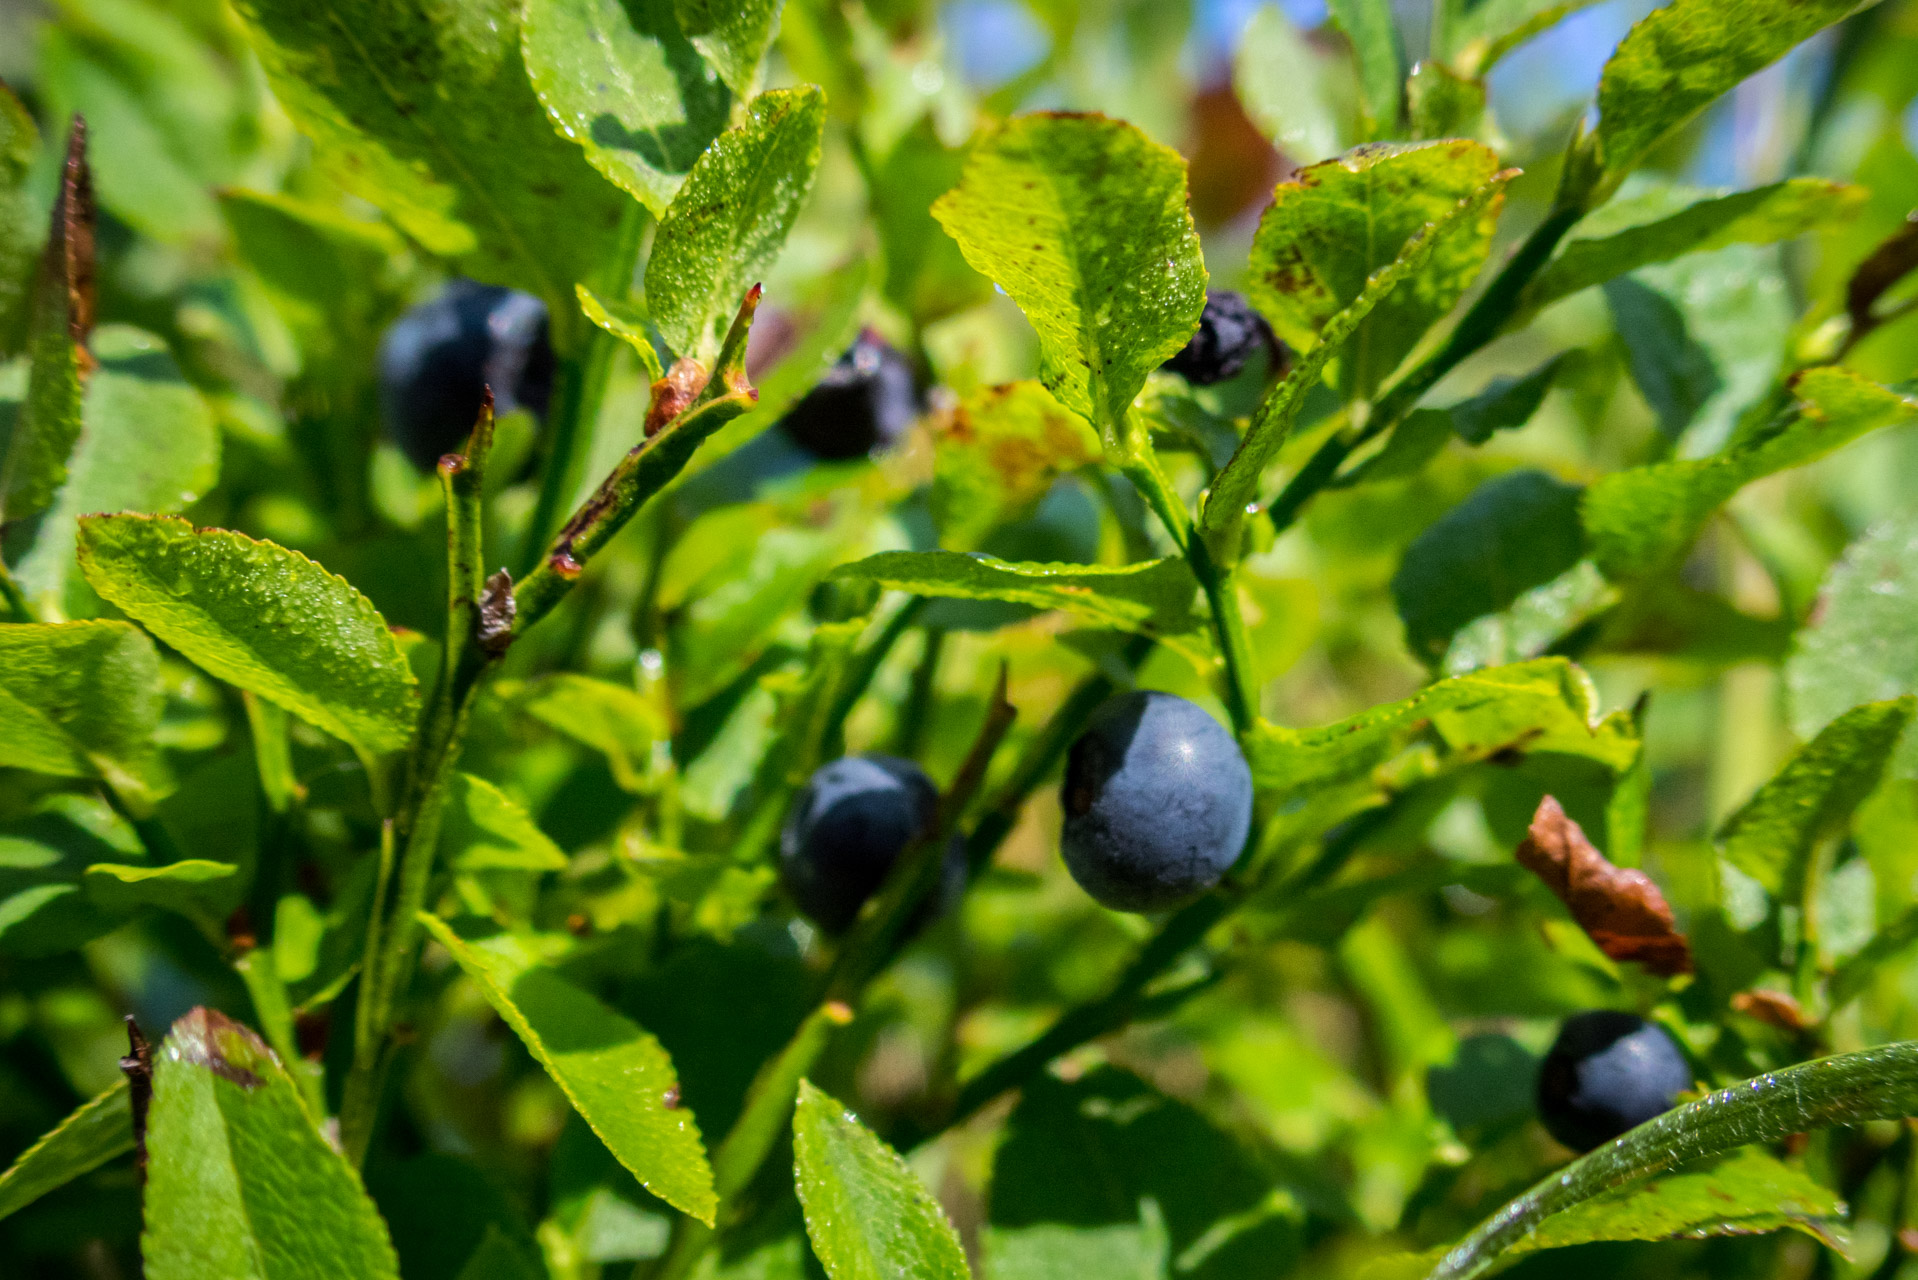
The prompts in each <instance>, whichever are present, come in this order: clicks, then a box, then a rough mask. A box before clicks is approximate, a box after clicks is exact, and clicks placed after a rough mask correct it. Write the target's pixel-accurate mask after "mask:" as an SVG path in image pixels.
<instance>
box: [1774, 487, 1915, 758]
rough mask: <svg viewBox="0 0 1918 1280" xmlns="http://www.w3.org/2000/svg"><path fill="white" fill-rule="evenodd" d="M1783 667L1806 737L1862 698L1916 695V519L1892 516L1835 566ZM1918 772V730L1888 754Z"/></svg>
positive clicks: (1796, 722) (1794, 716)
mask: <svg viewBox="0 0 1918 1280" xmlns="http://www.w3.org/2000/svg"><path fill="white" fill-rule="evenodd" d="M1819 598H1820V600H1821V605H1820V608H1819V610H1818V614H1817V617H1816V620H1815V621H1814V622H1813V623H1812V624H1811V625H1809V626H1807V627H1806V628H1805V629H1804V630H1802V631H1801V632H1799V634H1798V640H1797V648H1796V651H1795V652H1794V653H1793V654H1792V655H1791V658H1790V660H1789V662H1787V664H1786V666H1785V681H1786V687H1787V689H1788V690H1789V692H1790V702H1791V720H1792V727H1793V728H1794V729H1795V730H1796V731H1797V733H1798V735H1799V736H1800V737H1810V736H1812V735H1813V734H1815V733H1818V732H1820V731H1821V730H1823V728H1824V727H1825V726H1826V725H1828V724H1831V723H1834V722H1835V721H1836V720H1838V719H1839V718H1840V717H1842V716H1843V715H1844V714H1845V712H1846V711H1848V710H1849V709H1850V708H1852V707H1854V706H1856V705H1858V704H1859V703H1861V702H1869V701H1872V700H1875V699H1883V698H1896V697H1900V696H1902V695H1906V694H1915V693H1918V518H1914V517H1912V516H1909V515H1906V516H1899V517H1894V518H1893V519H1892V520H1890V521H1888V522H1886V523H1885V524H1884V525H1882V526H1880V527H1878V528H1876V529H1873V530H1872V531H1870V532H1869V533H1867V534H1865V536H1863V537H1862V538H1859V539H1858V541H1856V542H1854V543H1853V544H1852V545H1851V546H1850V547H1849V548H1848V549H1847V550H1846V552H1845V555H1844V558H1843V559H1842V560H1840V561H1839V562H1838V563H1837V564H1836V565H1834V566H1832V570H1831V574H1830V576H1829V577H1828V578H1827V579H1826V581H1825V585H1824V589H1823V591H1822V592H1821V594H1820V597H1819ZM1892 770H1893V772H1894V773H1895V774H1897V775H1898V776H1900V777H1907V778H1909V777H1913V776H1918V735H1914V736H1911V737H1907V739H1906V740H1905V743H1904V745H1903V746H1902V747H1901V748H1900V749H1899V750H1898V752H1897V753H1896V755H1895V756H1894V758H1893V763H1892Z"/></svg>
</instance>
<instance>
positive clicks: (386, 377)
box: [380, 280, 553, 471]
mask: <svg viewBox="0 0 1918 1280" xmlns="http://www.w3.org/2000/svg"><path fill="white" fill-rule="evenodd" d="M489 386H490V387H491V388H492V389H493V408H494V410H495V411H496V412H499V413H508V412H510V411H512V410H514V409H529V410H531V411H532V412H533V413H536V414H543V413H545V412H546V402H547V400H548V398H550V396H551V394H552V389H553V349H552V347H551V346H550V345H548V342H547V336H546V304H545V303H543V302H541V301H540V300H539V299H538V298H535V297H533V296H532V295H531V294H526V293H519V292H516V291H514V290H512V289H502V288H500V287H499V286H497V285H486V284H475V283H474V282H473V281H471V280H455V281H453V283H451V284H449V285H448V286H447V287H446V289H445V290H444V291H443V292H442V293H441V294H440V295H439V296H438V297H437V298H434V299H433V300H432V301H431V302H423V303H421V304H420V305H419V306H417V307H414V308H413V309H412V310H410V311H408V312H407V313H406V314H405V315H403V316H401V317H400V318H399V319H398V320H395V321H394V322H393V324H392V326H391V327H390V328H388V329H387V331H386V335H385V337H383V338H382V339H381V340H380V407H381V410H382V413H383V415H384V417H385V419H386V432H387V435H388V437H389V438H391V440H392V441H393V443H394V444H396V445H398V446H399V447H400V451H401V452H402V453H404V454H405V455H406V456H407V457H408V458H410V459H412V460H413V465H415V466H417V467H418V468H420V470H422V471H430V470H432V469H433V466H434V464H436V463H437V462H438V461H439V459H440V455H441V454H445V453H452V452H454V451H456V450H458V449H459V448H460V447H461V446H462V445H464V444H465V443H466V437H467V436H468V435H469V434H470V433H471V432H472V430H473V420H474V419H475V418H477V417H478V416H479V407H480V397H481V396H482V394H483V393H484V392H485V390H486V388H487V387H489Z"/></svg>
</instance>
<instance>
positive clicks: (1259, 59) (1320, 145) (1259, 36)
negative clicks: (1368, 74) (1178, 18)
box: [1232, 5, 1343, 164]
mask: <svg viewBox="0 0 1918 1280" xmlns="http://www.w3.org/2000/svg"><path fill="white" fill-rule="evenodd" d="M1329 76H1330V70H1329V68H1328V67H1327V66H1326V62H1325V59H1324V58H1323V56H1321V55H1320V54H1319V53H1317V52H1316V51H1315V50H1314V48H1313V46H1312V43H1311V41H1309V40H1307V39H1306V37H1305V35H1304V33H1302V32H1301V31H1300V30H1299V29H1298V28H1297V27H1295V26H1293V25H1292V21H1291V19H1289V18H1287V17H1286V16H1285V10H1284V9H1282V8H1280V7H1279V6H1278V5H1262V6H1260V7H1259V8H1258V9H1257V10H1256V11H1255V12H1254V13H1253V14H1252V18H1251V20H1250V21H1249V22H1247V23H1246V24H1245V32H1244V34H1243V35H1241V36H1240V37H1239V48H1238V51H1237V52H1236V53H1235V54H1234V55H1233V60H1232V83H1233V87H1234V88H1235V89H1236V90H1237V91H1238V95H1239V99H1240V101H1242V102H1243V103H1244V104H1245V112H1246V114H1247V115H1248V116H1250V117H1251V118H1252V120H1253V123H1255V124H1257V125H1258V126H1259V130H1260V132H1262V133H1263V134H1265V136H1266V137H1267V138H1269V139H1271V141H1272V145H1274V146H1275V147H1277V148H1278V149H1279V150H1280V151H1282V152H1284V153H1285V154H1286V155H1287V156H1288V157H1291V158H1292V159H1293V160H1295V161H1303V162H1305V163H1308V164H1309V163H1311V162H1312V161H1314V160H1323V159H1325V158H1326V157H1327V156H1331V155H1336V154H1337V153H1338V152H1339V151H1340V150H1341V149H1342V146H1343V144H1342V143H1341V141H1340V130H1339V118H1338V113H1337V112H1336V111H1335V110H1334V109H1333V107H1332V102H1331V99H1330V95H1329V93H1328V89H1329V87H1330V86H1329V84H1328V80H1329Z"/></svg>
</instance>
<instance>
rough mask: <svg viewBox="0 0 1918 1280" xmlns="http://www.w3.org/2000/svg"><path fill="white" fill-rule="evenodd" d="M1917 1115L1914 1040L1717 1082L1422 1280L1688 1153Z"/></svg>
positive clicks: (1502, 1217)
mask: <svg viewBox="0 0 1918 1280" xmlns="http://www.w3.org/2000/svg"><path fill="white" fill-rule="evenodd" d="M1910 1115H1918V1042H1911V1041H1905V1042H1901V1043H1898V1044H1890V1045H1883V1046H1880V1047H1878V1048H1875V1049H1865V1050H1862V1051H1861V1052H1858V1053H1846V1054H1840V1055H1838V1056H1837V1057H1832V1058H1821V1059H1819V1060H1818V1061H1816V1062H1807V1063H1804V1064H1802V1065H1800V1066H1796V1067H1788V1068H1786V1069H1785V1070H1783V1071H1775V1072H1772V1073H1770V1074H1768V1075H1762V1076H1758V1077H1756V1078H1754V1079H1751V1080H1746V1081H1742V1082H1740V1083H1738V1084H1735V1085H1732V1086H1731V1087H1730V1088H1727V1089H1720V1090H1719V1091H1718V1092H1716V1093H1713V1094H1711V1095H1710V1096H1708V1097H1705V1098H1701V1099H1700V1100H1699V1101H1697V1102H1693V1103H1689V1104H1687V1105H1685V1106H1683V1107H1679V1108H1677V1109H1676V1110H1673V1111H1668V1112H1666V1113H1665V1114H1664V1115H1662V1116H1659V1117H1658V1118H1657V1119H1655V1120H1650V1121H1647V1122H1646V1123H1645V1124H1642V1125H1640V1126H1638V1128H1636V1129H1634V1130H1632V1131H1631V1132H1630V1133H1628V1134H1626V1135H1625V1136H1624V1137H1622V1138H1618V1139H1616V1140H1614V1141H1612V1142H1610V1143H1607V1144H1606V1145H1605V1146H1602V1147H1600V1148H1599V1149H1598V1150H1596V1151H1594V1152H1592V1153H1590V1154H1589V1155H1586V1156H1583V1157H1581V1158H1579V1159H1577V1160H1574V1161H1573V1162H1572V1163H1571V1164H1570V1165H1567V1166H1566V1167H1565V1168H1563V1169H1561V1170H1559V1171H1558V1172H1556V1173H1553V1174H1551V1175H1550V1176H1548V1177H1546V1178H1545V1179H1544V1180H1543V1181H1541V1182H1540V1183H1539V1184H1538V1185H1537V1186H1535V1187H1533V1188H1532V1189H1531V1190H1530V1191H1527V1192H1526V1193H1525V1194H1524V1195H1522V1196H1520V1197H1519V1198H1518V1199H1516V1200H1513V1201H1512V1202H1511V1203H1509V1204H1507V1205H1506V1206H1505V1207H1504V1208H1502V1209H1500V1210H1499V1211H1498V1212H1497V1213H1495V1214H1494V1215H1492V1217H1490V1218H1488V1219H1487V1220H1486V1221H1485V1222H1483V1223H1482V1224H1480V1225H1479V1226H1478V1228H1476V1229H1475V1230H1474V1231H1473V1232H1472V1233H1471V1234H1470V1235H1468V1236H1466V1237H1465V1239H1464V1240H1462V1241H1460V1242H1459V1244H1458V1245H1457V1246H1455V1247H1454V1248H1453V1249H1452V1251H1451V1252H1450V1253H1448V1254H1446V1255H1445V1259H1444V1261H1443V1262H1442V1263H1440V1264H1439V1266H1438V1267H1437V1268H1435V1269H1434V1270H1433V1271H1432V1273H1431V1277H1430V1280H1469V1277H1472V1276H1478V1275H1482V1274H1484V1273H1485V1272H1486V1271H1487V1270H1488V1269H1489V1268H1491V1267H1492V1266H1493V1265H1494V1264H1495V1263H1496V1262H1497V1260H1498V1259H1499V1258H1500V1257H1501V1256H1503V1255H1504V1254H1505V1253H1506V1252H1508V1251H1509V1250H1511V1249H1513V1248H1515V1247H1517V1246H1518V1245H1519V1244H1520V1243H1521V1242H1522V1241H1524V1240H1526V1239H1527V1238H1528V1237H1530V1236H1531V1235H1532V1234H1533V1233H1534V1232H1535V1231H1537V1230H1538V1229H1539V1228H1540V1227H1541V1226H1542V1225H1543V1224H1545V1223H1546V1222H1548V1221H1549V1220H1550V1219H1552V1218H1553V1217H1554V1216H1556V1215H1557V1214H1560V1213H1564V1212H1567V1211H1568V1210H1571V1209H1572V1208H1574V1207H1576V1206H1578V1205H1580V1204H1583V1203H1585V1202H1586V1201H1588V1200H1591V1199H1593V1198H1595V1197H1597V1196H1599V1195H1602V1194H1604V1193H1605V1192H1608V1191H1611V1190H1614V1189H1615V1188H1618V1187H1623V1186H1627V1185H1630V1184H1632V1183H1635V1182H1639V1181H1641V1180H1643V1179H1645V1178H1648V1177H1651V1176H1653V1175H1656V1174H1660V1173H1663V1172H1665V1171H1666V1170H1668V1169H1675V1168H1677V1167H1678V1166H1680V1165H1684V1164H1688V1163H1690V1162H1691V1161H1694V1160H1702V1159H1704V1158H1706V1157H1708V1156H1715V1155H1720V1154H1723V1153H1725V1152H1728V1151H1734V1150H1736V1149H1738V1148H1739V1147H1743V1146H1748V1145H1752V1144H1755V1143H1765V1142H1776V1141H1778V1140H1779V1139H1781V1138H1784V1137H1785V1136H1787V1135H1788V1134H1793V1133H1806V1132H1809V1131H1810V1130H1812V1129H1818V1128H1823V1127H1825V1126H1826V1125H1837V1124H1858V1123H1861V1122H1863V1121H1866V1120H1901V1119H1903V1118H1905V1117H1906V1116H1910Z"/></svg>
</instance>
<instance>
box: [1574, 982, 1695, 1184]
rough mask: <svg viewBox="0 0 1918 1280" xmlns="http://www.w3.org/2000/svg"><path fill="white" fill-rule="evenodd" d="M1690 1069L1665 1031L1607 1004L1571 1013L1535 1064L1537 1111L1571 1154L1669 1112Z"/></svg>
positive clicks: (1689, 1083)
mask: <svg viewBox="0 0 1918 1280" xmlns="http://www.w3.org/2000/svg"><path fill="white" fill-rule="evenodd" d="M1691 1087H1692V1071H1691V1068H1690V1067H1689V1066H1687V1065H1686V1063H1685V1058H1684V1055H1683V1054H1681V1053H1679V1051H1678V1046H1677V1045H1676V1044H1674V1043H1673V1042H1672V1038H1671V1037H1670V1036H1669V1035H1667V1034H1665V1031H1664V1030H1663V1029H1662V1028H1660V1027H1658V1026H1656V1025H1655V1024H1653V1023H1650V1022H1647V1021H1645V1019H1643V1018H1639V1017H1634V1016H1633V1015H1631V1014H1629V1013H1616V1012H1614V1011H1612V1010H1610V1009H1594V1010H1592V1011H1590V1012H1588V1013H1579V1014H1574V1015H1573V1016H1571V1017H1569V1018H1567V1019H1565V1025H1564V1026H1562V1027H1560V1028H1559V1032H1558V1039H1557V1040H1556V1041H1554V1042H1553V1044H1552V1049H1551V1052H1550V1053H1547V1054H1546V1055H1545V1061H1544V1062H1543V1063H1542V1064H1541V1065H1540V1067H1539V1073H1538V1116H1539V1119H1540V1120H1543V1121H1544V1122H1545V1128H1546V1129H1547V1130H1549V1131H1550V1133H1551V1135H1552V1136H1553V1137H1554V1138H1557V1139H1558V1140H1559V1141H1560V1142H1562V1143H1564V1144H1565V1145H1566V1146H1568V1147H1570V1148H1572V1149H1573V1150H1574V1151H1590V1150H1591V1149H1592V1148H1594V1147H1601V1146H1604V1145H1605V1144H1606V1143H1607V1142H1610V1141H1611V1140H1612V1139H1613V1138H1616V1137H1617V1136H1618V1135H1619V1134H1621V1133H1624V1132H1625V1131H1627V1130H1628V1129H1636V1128H1637V1127H1638V1126H1639V1125H1641V1124H1644V1123H1645V1122H1646V1121H1647V1120H1650V1119H1651V1118H1652V1117H1653V1116H1656V1115H1660V1114H1663V1113H1664V1112H1666V1111H1669V1110H1671V1107H1672V1103H1673V1102H1674V1101H1676V1099H1677V1097H1678V1095H1679V1094H1680V1093H1682V1092H1684V1091H1685V1090H1686V1089H1689V1088H1691Z"/></svg>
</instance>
